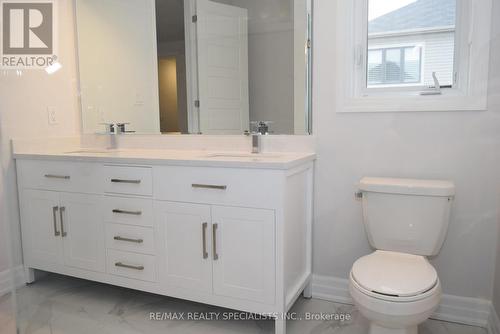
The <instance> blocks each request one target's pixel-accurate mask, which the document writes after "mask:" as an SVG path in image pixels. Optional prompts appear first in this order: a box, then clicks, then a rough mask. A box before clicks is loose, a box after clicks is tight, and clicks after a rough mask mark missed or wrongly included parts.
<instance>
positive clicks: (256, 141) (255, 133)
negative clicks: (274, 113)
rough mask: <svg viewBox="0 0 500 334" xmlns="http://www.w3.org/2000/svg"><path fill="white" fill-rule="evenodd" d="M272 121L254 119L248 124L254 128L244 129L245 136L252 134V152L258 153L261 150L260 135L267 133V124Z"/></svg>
mask: <svg viewBox="0 0 500 334" xmlns="http://www.w3.org/2000/svg"><path fill="white" fill-rule="evenodd" d="M271 123H272V122H264V121H254V122H250V124H251V125H252V126H253V127H254V128H255V130H252V131H245V134H246V135H247V136H252V153H255V154H257V153H260V152H261V151H262V136H265V135H268V134H269V124H271Z"/></svg>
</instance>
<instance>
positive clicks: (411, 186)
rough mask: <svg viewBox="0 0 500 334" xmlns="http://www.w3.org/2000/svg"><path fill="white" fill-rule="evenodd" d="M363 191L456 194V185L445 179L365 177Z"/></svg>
mask: <svg viewBox="0 0 500 334" xmlns="http://www.w3.org/2000/svg"><path fill="white" fill-rule="evenodd" d="M359 190H361V191H362V192H377V193H388V194H403V195H420V196H443V197H448V196H454V195H455V185H454V184H453V182H451V181H445V180H418V179H398V178H384V177H364V178H362V179H361V180H360V181H359Z"/></svg>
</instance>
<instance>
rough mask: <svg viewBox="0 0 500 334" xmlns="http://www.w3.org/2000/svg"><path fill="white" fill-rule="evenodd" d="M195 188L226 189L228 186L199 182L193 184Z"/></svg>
mask: <svg viewBox="0 0 500 334" xmlns="http://www.w3.org/2000/svg"><path fill="white" fill-rule="evenodd" d="M191 187H193V188H198V189H215V190H226V189H227V186H225V185H224V186H220V185H215V184H199V183H193V184H192V185H191Z"/></svg>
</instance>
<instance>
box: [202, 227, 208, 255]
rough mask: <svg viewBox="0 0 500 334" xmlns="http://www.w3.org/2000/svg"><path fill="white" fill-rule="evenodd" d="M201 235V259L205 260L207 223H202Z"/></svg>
mask: <svg viewBox="0 0 500 334" xmlns="http://www.w3.org/2000/svg"><path fill="white" fill-rule="evenodd" d="M201 226H202V227H201V235H202V240H203V258H204V259H207V258H208V252H207V227H208V223H203V224H202V225H201Z"/></svg>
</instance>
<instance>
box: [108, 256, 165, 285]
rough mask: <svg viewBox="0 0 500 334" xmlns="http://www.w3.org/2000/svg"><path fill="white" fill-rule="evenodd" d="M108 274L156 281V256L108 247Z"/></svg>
mask: <svg viewBox="0 0 500 334" xmlns="http://www.w3.org/2000/svg"><path fill="white" fill-rule="evenodd" d="M106 268H107V272H108V274H111V275H116V276H123V277H128V278H133V279H137V280H141V281H148V282H156V281H157V278H156V258H155V257H154V256H152V255H143V254H136V253H128V252H122V251H117V250H112V249H108V250H107V256H106Z"/></svg>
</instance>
